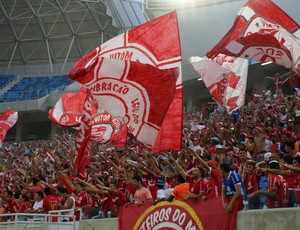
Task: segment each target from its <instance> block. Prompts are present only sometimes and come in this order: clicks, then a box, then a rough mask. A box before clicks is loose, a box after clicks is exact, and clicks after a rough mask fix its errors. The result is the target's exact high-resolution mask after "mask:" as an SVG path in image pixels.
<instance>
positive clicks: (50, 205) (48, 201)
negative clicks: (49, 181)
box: [41, 188, 60, 222]
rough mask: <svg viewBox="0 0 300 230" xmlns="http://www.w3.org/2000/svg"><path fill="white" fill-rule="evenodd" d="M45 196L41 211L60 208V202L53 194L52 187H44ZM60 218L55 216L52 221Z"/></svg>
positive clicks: (47, 211)
mask: <svg viewBox="0 0 300 230" xmlns="http://www.w3.org/2000/svg"><path fill="white" fill-rule="evenodd" d="M44 193H45V197H44V198H43V208H42V209H41V212H46V213H49V212H50V211H54V210H59V207H60V202H59V200H58V198H57V197H56V196H54V195H52V192H51V188H45V189H44ZM57 220H58V218H57V217H53V218H52V221H53V222H57Z"/></svg>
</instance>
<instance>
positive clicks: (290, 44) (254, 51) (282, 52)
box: [207, 0, 300, 74]
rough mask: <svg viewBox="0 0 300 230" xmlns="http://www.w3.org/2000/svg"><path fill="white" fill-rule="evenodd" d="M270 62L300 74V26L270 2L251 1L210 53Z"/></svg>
mask: <svg viewBox="0 0 300 230" xmlns="http://www.w3.org/2000/svg"><path fill="white" fill-rule="evenodd" d="M220 53H222V54H225V55H228V56H234V57H241V58H246V59H251V60H255V61H259V62H267V61H271V62H274V63H277V64H278V65H282V66H284V67H286V68H289V69H292V70H294V71H295V72H296V73H298V74H299V73H300V30H299V25H298V24H297V23H296V22H295V21H294V20H293V19H292V18H291V17H289V16H288V15H287V14H286V13H285V12H284V11H283V10H281V9H280V8H279V7H278V6H277V5H275V4H274V3H273V2H272V1H270V0H264V1H261V0H249V1H248V2H247V3H246V4H245V5H244V7H243V8H242V9H241V10H240V12H239V13H238V15H237V16H236V19H235V21H234V24H233V26H232V27H231V29H230V30H229V31H228V32H227V34H226V35H225V36H224V37H223V38H222V39H221V41H220V42H219V43H218V44H217V45H216V46H215V47H214V48H213V49H212V50H211V51H209V52H208V53H207V57H209V58H214V57H216V56H217V55H218V54H220Z"/></svg>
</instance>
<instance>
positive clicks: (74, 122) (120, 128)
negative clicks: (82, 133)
mask: <svg viewBox="0 0 300 230" xmlns="http://www.w3.org/2000/svg"><path fill="white" fill-rule="evenodd" d="M85 99H86V90H85V89H84V87H81V88H80V92H79V93H64V94H63V95H62V96H61V98H60V99H59V100H58V102H57V103H56V104H55V106H54V107H53V109H50V110H49V111H48V116H49V119H50V120H51V121H52V122H53V123H54V124H56V125H57V126H59V127H62V128H69V127H73V128H74V129H77V127H78V126H79V125H80V121H81V116H82V110H83V105H84V102H85ZM92 119H93V122H92V134H91V138H92V139H93V140H96V141H97V142H99V143H100V144H112V145H114V146H116V147H124V146H125V144H126V137H127V127H126V124H124V122H123V121H122V118H116V117H113V116H111V115H110V114H109V113H107V112H104V113H97V105H95V103H93V104H92Z"/></svg>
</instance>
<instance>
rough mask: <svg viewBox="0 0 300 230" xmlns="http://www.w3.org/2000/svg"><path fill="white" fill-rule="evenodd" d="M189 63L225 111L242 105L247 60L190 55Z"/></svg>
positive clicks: (245, 84) (228, 111)
mask: <svg viewBox="0 0 300 230" xmlns="http://www.w3.org/2000/svg"><path fill="white" fill-rule="evenodd" d="M190 63H191V64H192V65H193V67H194V69H195V70H196V71H197V72H198V74H199V76H200V77H201V78H202V80H203V82H204V83H205V85H206V87H207V89H208V90H209V92H210V93H211V95H212V96H213V98H214V99H215V101H216V102H218V103H219V104H220V105H221V106H222V107H223V108H224V109H225V110H226V112H227V113H231V112H233V111H234V110H237V109H238V108H240V107H242V106H244V103H245V93H246V86H247V74H248V60H247V59H243V58H235V57H230V56H226V55H222V54H220V55H218V56H217V57H215V58H214V59H208V58H207V57H204V58H201V57H191V58H190Z"/></svg>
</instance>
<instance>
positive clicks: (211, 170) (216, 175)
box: [190, 151, 222, 198]
mask: <svg viewBox="0 0 300 230" xmlns="http://www.w3.org/2000/svg"><path fill="white" fill-rule="evenodd" d="M190 152H191V153H192V154H193V155H194V156H195V157H196V158H197V160H198V162H199V163H200V165H201V166H202V167H203V168H204V169H205V170H206V171H207V172H208V181H207V182H206V189H207V191H206V192H207V194H206V197H207V198H210V197H218V196H220V195H221V190H222V175H221V173H220V171H219V168H218V163H217V162H216V161H214V160H210V161H207V162H205V161H204V160H203V159H202V158H201V157H200V156H199V155H197V154H196V153H195V152H193V151H190Z"/></svg>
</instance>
